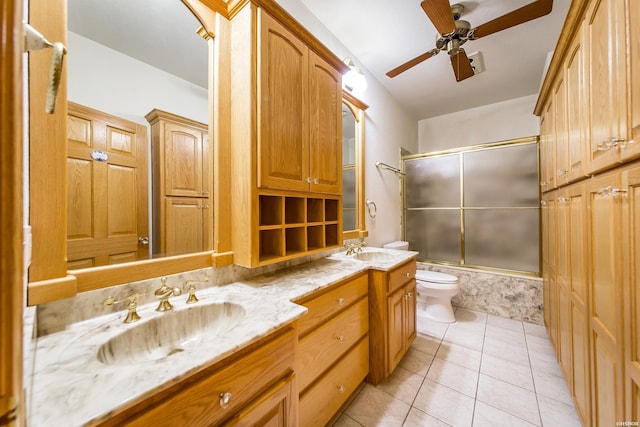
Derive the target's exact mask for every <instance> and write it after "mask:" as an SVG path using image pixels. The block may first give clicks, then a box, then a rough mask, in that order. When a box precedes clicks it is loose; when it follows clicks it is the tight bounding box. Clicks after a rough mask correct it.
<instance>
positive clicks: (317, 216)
mask: <svg viewBox="0 0 640 427" xmlns="http://www.w3.org/2000/svg"><path fill="white" fill-rule="evenodd" d="M323 206H324V200H322V199H307V222H322V220H323V218H324V208H323Z"/></svg>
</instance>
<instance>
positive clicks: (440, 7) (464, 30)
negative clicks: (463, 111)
mask: <svg viewBox="0 0 640 427" xmlns="http://www.w3.org/2000/svg"><path fill="white" fill-rule="evenodd" d="M420 6H422V9H423V10H424V12H425V13H426V14H427V16H428V17H429V19H430V20H431V22H432V23H433V25H434V26H435V27H436V30H438V33H439V36H438V39H437V40H436V47H435V48H433V49H431V50H430V51H428V52H425V53H423V54H422V55H419V56H416V57H415V58H413V59H411V60H410V61H407V62H405V63H404V64H402V65H400V66H399V67H396V68H394V69H393V70H391V71H389V72H388V73H387V76H389V77H395V76H397V75H398V74H400V73H403V72H405V71H407V70H408V69H409V68H411V67H414V66H416V65H418V64H420V63H421V62H423V61H426V60H427V59H429V58H431V57H432V56H435V55H437V54H438V53H440V52H441V51H443V50H444V51H447V53H448V54H449V58H450V59H451V66H452V67H453V72H454V74H455V75H456V81H458V82H460V81H462V80H464V79H467V78H469V77H471V76H473V75H474V71H473V67H472V66H471V62H470V61H469V58H468V57H467V54H466V53H465V51H464V49H463V48H462V47H461V46H462V45H463V44H465V43H466V42H467V41H468V40H477V39H479V38H481V37H484V36H488V35H490V34H493V33H497V32H498V31H502V30H506V29H507V28H511V27H515V26H516V25H520V24H522V23H525V22H527V21H531V20H533V19H536V18H540V17H541V16H544V15H547V14H548V13H549V12H551V8H552V6H553V0H536V1H534V2H532V3H529V4H528V5H526V6H523V7H521V8H519V9H516V10H514V11H512V12H509V13H507V14H504V15H502V16H500V17H498V18H496V19H493V20H491V21H489V22H486V23H484V24H482V25H480V26H478V27H475V28H473V29H472V28H471V24H469V22H467V21H464V20H462V19H460V16H461V15H462V12H463V11H464V6H463V5H461V4H454V5H451V6H450V5H449V0H424V1H423V2H422V3H420Z"/></svg>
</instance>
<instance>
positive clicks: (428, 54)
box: [387, 49, 440, 77]
mask: <svg viewBox="0 0 640 427" xmlns="http://www.w3.org/2000/svg"><path fill="white" fill-rule="evenodd" d="M438 52H440V51H439V50H438V49H431V50H430V51H428V52H425V53H423V54H422V55H419V56H416V57H415V58H413V59H412V60H410V61H407V62H405V63H404V64H402V65H400V66H399V67H396V68H394V69H393V70H391V71H389V72H388V73H387V76H389V77H395V76H397V75H398V74H400V73H404V72H405V71H407V70H408V69H409V68H411V67H415V66H416V65H418V64H419V63H421V62H422V61H426V60H427V59H429V58H431V57H432V56H434V55H437V54H438Z"/></svg>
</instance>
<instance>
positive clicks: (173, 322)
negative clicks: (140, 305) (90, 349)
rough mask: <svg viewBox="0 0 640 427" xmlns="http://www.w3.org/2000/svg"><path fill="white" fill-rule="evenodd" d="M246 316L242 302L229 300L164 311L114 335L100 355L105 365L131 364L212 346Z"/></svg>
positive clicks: (99, 351) (102, 347)
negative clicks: (240, 303)
mask: <svg viewBox="0 0 640 427" xmlns="http://www.w3.org/2000/svg"><path fill="white" fill-rule="evenodd" d="M245 315H246V311H245V309H244V308H243V307H242V306H241V305H239V304H235V303H230V302H220V303H211V304H206V305H198V306H194V307H189V308H186V309H183V310H179V311H173V312H169V313H164V314H163V315H161V316H158V317H155V318H153V319H151V320H149V321H146V322H144V321H143V322H141V323H139V324H138V325H134V326H133V327H131V328H130V329H128V330H126V331H125V332H122V333H121V334H119V335H116V336H115V337H113V338H111V339H110V340H109V341H107V342H106V343H104V344H103V345H101V346H100V349H99V350H98V354H97V357H98V360H99V361H100V362H102V363H104V364H106V365H131V364H135V363H142V362H150V361H154V360H160V359H164V358H166V357H168V356H171V355H172V354H176V353H181V352H183V351H185V350H188V349H192V348H196V347H203V346H207V345H209V346H210V345H211V344H215V338H216V336H217V335H219V334H220V333H222V332H224V331H228V330H229V329H231V328H233V327H234V326H236V325H238V324H239V323H240V322H241V321H242V320H243V319H244V317H245Z"/></svg>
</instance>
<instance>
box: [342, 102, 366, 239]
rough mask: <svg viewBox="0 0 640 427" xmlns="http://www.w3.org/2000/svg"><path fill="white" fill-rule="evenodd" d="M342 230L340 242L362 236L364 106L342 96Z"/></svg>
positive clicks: (363, 221) (364, 231)
mask: <svg viewBox="0 0 640 427" xmlns="http://www.w3.org/2000/svg"><path fill="white" fill-rule="evenodd" d="M342 100H343V102H342V217H343V220H342V231H343V234H342V236H343V238H344V239H353V238H358V237H366V236H367V230H366V223H365V218H364V111H365V110H366V109H367V108H369V106H368V105H367V104H365V103H364V102H362V101H360V100H359V99H358V98H356V97H354V96H353V95H351V94H350V93H349V92H345V91H343V95H342Z"/></svg>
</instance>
